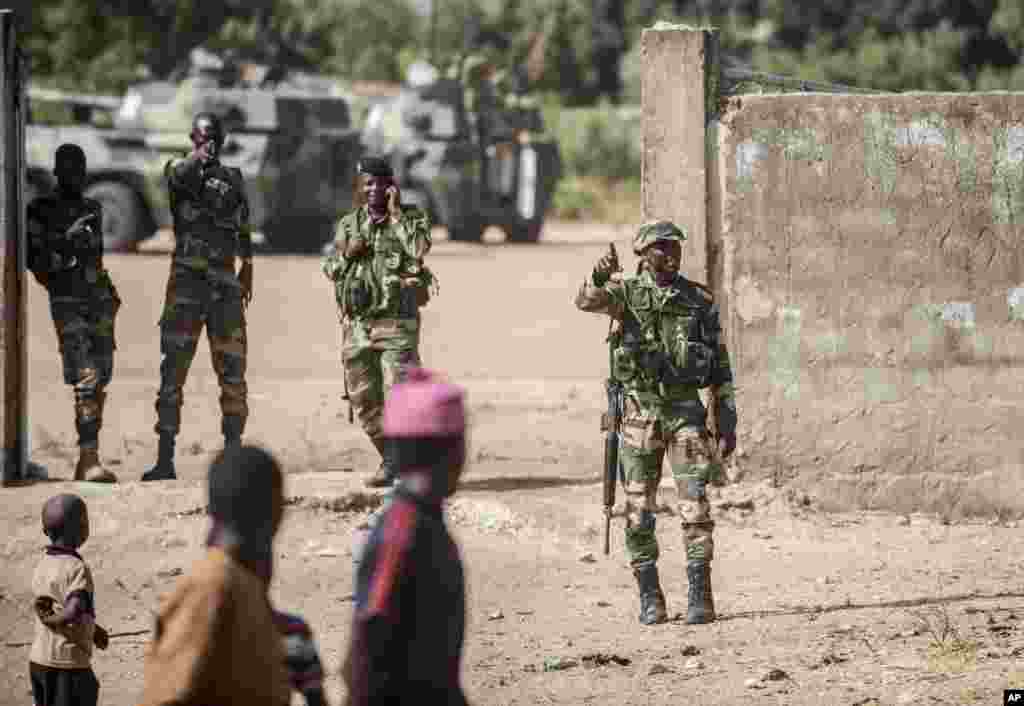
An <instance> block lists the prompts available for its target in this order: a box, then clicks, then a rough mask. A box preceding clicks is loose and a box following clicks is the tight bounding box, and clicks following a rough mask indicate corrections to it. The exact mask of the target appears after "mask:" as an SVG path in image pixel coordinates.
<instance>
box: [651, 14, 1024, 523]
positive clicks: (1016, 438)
mask: <svg viewBox="0 0 1024 706" xmlns="http://www.w3.org/2000/svg"><path fill="white" fill-rule="evenodd" d="M658 34H659V42H658V44H657V45H655V44H654V43H653V42H651V41H650V40H649V39H648V36H647V35H646V34H645V41H646V42H647V43H646V44H645V47H647V48H648V53H647V54H646V55H645V59H647V60H648V61H653V62H655V63H657V62H658V61H659V58H658V57H657V56H656V55H652V54H651V48H653V47H654V46H658V47H660V51H661V52H663V53H665V54H668V55H670V56H671V55H673V53H677V52H679V51H680V50H681V49H682V48H683V47H685V46H687V45H688V44H690V43H693V42H695V41H701V40H702V38H703V36H704V33H702V32H692V31H691V32H687V31H662V32H660V33H658ZM696 69H697V67H696V66H695V67H692V68H687V69H685V71H686V72H689V71H693V70H696ZM645 71H646V69H645ZM662 88H663V90H664V91H669V90H671V86H670V85H669V84H668V83H665V84H663V86H662ZM677 95H679V96H682V95H687V96H689V95H690V92H689V89H682V88H680V89H677ZM644 98H645V110H644V120H645V124H644V132H645V135H647V134H648V132H650V133H653V134H663V133H666V132H672V130H671V129H667V128H665V127H664V126H663V125H662V124H661V123H663V122H669V123H674V122H675V121H676V118H675V116H674V115H673V114H672V112H671V111H669V110H667V109H665V108H662V107H661V106H663V105H672V104H673V100H672V98H671V97H670V96H666V95H659V97H658V100H657V102H656V103H651V104H648V103H647V93H646V92H645V94H644ZM719 117H720V122H716V121H709V129H708V131H707V133H706V134H707V136H708V138H709V144H712V145H713V148H711V149H709V150H708V152H707V160H708V164H707V168H706V169H705V172H704V175H705V178H706V188H707V194H706V197H707V203H709V204H711V206H710V208H709V212H708V213H707V224H708V235H707V237H708V252H709V253H711V257H709V259H708V260H707V263H706V267H707V269H706V271H705V272H704V273H703V274H704V279H705V280H706V281H710V282H712V283H713V284H714V285H715V288H716V290H717V291H718V294H719V297H718V298H719V300H720V302H721V304H722V307H723V322H724V324H725V327H726V331H727V337H728V343H729V345H730V348H731V351H732V355H733V363H734V370H735V373H736V378H737V383H738V387H739V395H738V403H739V411H740V447H741V452H742V453H741V454H740V458H739V463H740V465H741V466H742V467H743V469H744V470H745V471H747V472H750V473H753V474H755V475H770V476H772V477H774V478H775V479H777V480H778V481H779V482H780V483H792V484H795V485H796V486H797V487H799V488H800V489H802V490H805V491H806V492H807V493H808V494H809V495H810V496H811V497H812V498H813V499H814V501H815V502H816V503H817V504H819V505H821V506H824V507H829V508H849V507H861V508H877V509H892V510H897V511H905V512H910V511H934V512H939V513H942V514H944V515H948V516H950V517H959V516H965V515H993V514H995V515H1013V516H1022V515H1024V492H1021V491H1022V490H1024V433H1022V429H1024V424H1022V422H1024V411H1022V409H1021V407H1022V406H1021V403H1022V402H1024V357H1022V352H1024V329H1022V326H1024V323H1022V321H1021V320H1022V319H1024V257H1022V248H1021V245H1020V242H1021V235H1022V234H1024V95H1017V94H956V95H953V94H903V95H898V94H885V95H851V94H845V95H824V94H789V95H759V96H740V97H735V98H731V99H729V100H728V101H727V102H725V104H724V105H723V106H722V112H721V115H720V116H719ZM686 124H687V125H688V126H689V122H687V123H686ZM646 144H647V143H646V142H645V149H646ZM645 159H646V157H645ZM645 163H646V162H645ZM645 178H646V177H645ZM663 178H670V179H671V178H672V177H671V176H669V177H663ZM674 178H675V179H676V180H678V181H688V180H692V178H693V177H692V175H691V173H690V170H689V169H685V168H677V169H676V175H675V177H674ZM689 198H695V197H692V196H690V197H689ZM673 208H674V209H676V210H680V207H679V206H678V204H675V203H672V202H671V201H670V200H668V199H667V197H663V198H661V199H660V200H659V199H658V198H655V199H654V200H652V201H651V202H650V203H648V202H647V201H645V209H649V210H651V211H659V210H664V211H669V210H670V209H673ZM694 208H698V206H697V205H695V206H694ZM716 253H718V254H720V255H718V254H716Z"/></svg>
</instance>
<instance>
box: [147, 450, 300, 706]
mask: <svg viewBox="0 0 1024 706" xmlns="http://www.w3.org/2000/svg"><path fill="white" fill-rule="evenodd" d="M283 485H284V480H283V476H282V474H281V469H280V467H279V466H278V464H277V462H276V461H275V460H274V459H273V457H272V456H270V454H268V453H267V452H266V451H263V450H262V449H259V448H256V447H252V446H241V447H229V448H227V449H225V451H224V452H223V453H221V454H220V455H218V457H217V458H216V459H215V460H214V462H213V464H212V465H211V466H210V472H209V476H208V490H209V508H208V512H209V514H210V518H211V520H212V525H211V528H210V534H209V536H208V538H207V547H208V548H207V552H206V555H205V556H204V557H203V558H202V559H200V560H199V561H197V562H196V563H195V564H194V565H193V566H192V569H191V571H190V572H189V573H188V574H187V575H186V576H184V577H182V579H181V580H180V581H179V582H178V585H177V586H175V589H174V591H173V593H172V594H171V595H170V596H169V597H167V598H166V599H165V600H164V601H163V602H162V603H161V606H160V610H159V614H158V616H157V621H156V629H155V631H154V635H153V642H152V644H151V645H150V646H149V649H148V650H147V654H146V666H145V685H144V687H143V695H142V699H141V701H140V706H169V705H170V704H173V705H174V706H288V704H289V703H290V702H291V687H290V684H289V675H288V672H287V668H286V666H285V653H284V647H283V644H282V643H283V640H282V635H281V633H280V632H279V631H278V628H277V626H276V624H275V622H274V615H273V612H272V609H271V606H270V600H269V597H268V595H267V592H268V589H269V587H270V579H271V575H272V567H273V562H272V550H273V540H274V535H275V533H276V532H277V528H278V525H279V524H280V522H281V517H282V514H283V510H284V488H283Z"/></svg>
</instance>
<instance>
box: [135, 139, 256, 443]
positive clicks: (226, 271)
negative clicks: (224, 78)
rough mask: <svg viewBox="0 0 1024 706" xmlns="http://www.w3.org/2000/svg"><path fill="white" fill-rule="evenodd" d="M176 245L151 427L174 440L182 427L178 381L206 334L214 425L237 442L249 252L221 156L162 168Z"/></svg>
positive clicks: (237, 176)
mask: <svg viewBox="0 0 1024 706" xmlns="http://www.w3.org/2000/svg"><path fill="white" fill-rule="evenodd" d="M164 171H165V175H166V177H167V184H168V189H169V191H170V206H171V213H172V215H173V218H174V233H175V248H174V255H173V257H172V258H171V272H170V277H169V279H168V281H167V294H166V298H165V303H164V310H163V315H162V316H161V318H160V353H161V355H162V360H161V362H160V390H159V392H158V393H157V399H156V412H157V423H156V427H155V431H156V432H157V433H158V434H160V435H161V438H162V439H164V438H170V439H173V438H174V437H175V436H177V434H178V430H179V428H180V427H181V406H182V401H183V396H182V388H183V387H184V385H185V379H186V378H187V376H188V370H189V367H190V366H191V364H192V359H193V357H194V356H195V353H196V346H197V345H198V343H199V334H200V333H201V332H202V330H203V326H204V325H205V326H206V335H207V338H208V341H209V344H210V353H211V356H212V358H213V369H214V371H215V372H216V373H217V381H218V383H219V384H220V391H221V394H220V408H221V414H222V420H221V430H222V432H223V433H224V437H225V440H226V442H228V443H232V442H235V441H237V440H238V439H239V438H240V437H241V435H242V432H243V431H244V430H245V423H246V419H247V418H248V416H249V407H248V402H247V388H246V383H245V365H246V350H247V340H246V325H245V306H244V303H243V297H242V287H241V284H240V282H239V279H238V276H237V275H236V273H235V258H236V256H239V257H242V258H243V259H248V258H251V257H252V240H251V235H250V230H249V204H248V201H247V200H246V196H245V185H244V183H243V180H242V173H241V170H239V169H237V168H234V167H226V166H224V165H223V164H221V163H220V162H212V163H210V164H207V165H203V164H202V163H201V162H199V161H198V160H190V159H188V158H179V159H173V160H171V161H169V162H168V163H167V166H166V168H165V170H164Z"/></svg>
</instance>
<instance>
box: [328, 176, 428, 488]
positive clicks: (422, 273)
mask: <svg viewBox="0 0 1024 706" xmlns="http://www.w3.org/2000/svg"><path fill="white" fill-rule="evenodd" d="M358 169H359V174H360V179H361V182H362V191H363V195H364V197H365V199H366V203H365V205H362V206H360V207H359V208H357V209H355V210H354V211H351V212H349V213H347V214H346V215H345V216H343V217H342V218H341V220H340V221H338V226H337V229H336V231H335V238H334V251H333V252H332V253H331V254H330V255H328V256H327V257H325V258H324V261H323V272H324V274H325V275H326V276H327V279H329V280H331V281H332V282H333V283H334V292H335V300H336V301H337V303H338V307H339V310H340V318H341V332H342V351H341V361H342V366H343V368H344V374H345V386H346V392H347V394H348V396H349V404H350V405H351V409H352V410H353V411H354V413H355V416H357V417H358V418H359V423H360V425H361V426H362V427H363V430H364V431H365V432H366V434H367V435H368V436H369V437H370V441H371V442H373V445H374V447H376V449H377V451H378V452H379V453H380V455H381V464H380V468H379V469H378V470H377V472H376V474H374V475H373V477H372V478H370V479H369V480H368V481H367V485H369V486H371V487H385V486H388V485H390V484H391V483H392V482H393V480H394V479H395V470H394V467H393V464H392V463H391V461H390V458H389V454H388V452H387V448H386V446H385V444H384V440H383V437H382V436H381V426H380V424H381V413H382V410H383V406H384V399H385V397H386V396H387V392H388V390H389V389H390V388H391V386H392V385H393V384H394V383H395V382H396V381H398V380H399V379H400V378H401V376H402V374H403V372H404V371H405V369H407V368H408V367H410V366H418V365H419V364H420V355H419V340H420V313H419V310H420V307H422V306H424V305H425V304H426V303H427V301H428V300H429V298H430V285H431V284H432V283H433V282H434V277H433V275H432V274H431V272H430V270H429V269H428V268H427V267H425V266H424V265H423V257H424V256H425V255H426V254H427V253H428V252H429V251H430V246H431V239H430V221H429V219H428V218H427V215H426V213H424V212H423V211H422V210H420V209H419V208H416V207H415V206H403V205H402V202H401V192H400V191H399V188H398V184H396V183H395V180H394V173H393V172H392V169H391V165H390V164H389V163H388V161H387V160H385V159H381V158H377V157H369V158H366V159H363V160H362V161H361V162H360V165H359V168H358Z"/></svg>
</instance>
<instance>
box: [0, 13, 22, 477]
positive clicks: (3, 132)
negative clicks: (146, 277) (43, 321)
mask: <svg viewBox="0 0 1024 706" xmlns="http://www.w3.org/2000/svg"><path fill="white" fill-rule="evenodd" d="M0 62H2V64H3V66H2V71H0V113H2V115H0V238H3V248H2V249H0V270H2V272H3V286H2V287H0V311H2V312H3V328H2V329H0V471H2V473H3V484H4V485H7V484H9V483H14V482H17V481H21V480H25V479H26V475H27V474H26V469H27V462H28V449H27V448H26V446H27V438H28V436H27V431H26V430H27V426H28V410H27V402H28V395H27V387H28V356H27V343H26V339H27V336H26V330H25V318H26V317H25V295H26V293H25V226H24V214H25V211H24V208H25V204H24V203H23V202H22V201H23V194H24V181H25V103H24V95H25V94H24V84H25V81H24V78H25V77H24V73H23V72H24V69H25V63H24V59H23V58H22V56H21V53H20V51H19V49H18V36H17V28H16V20H15V16H14V13H13V12H12V11H10V10H0Z"/></svg>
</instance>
